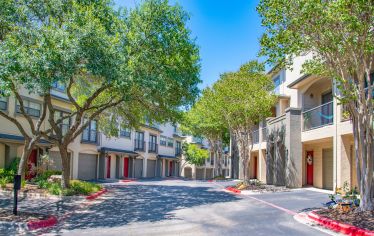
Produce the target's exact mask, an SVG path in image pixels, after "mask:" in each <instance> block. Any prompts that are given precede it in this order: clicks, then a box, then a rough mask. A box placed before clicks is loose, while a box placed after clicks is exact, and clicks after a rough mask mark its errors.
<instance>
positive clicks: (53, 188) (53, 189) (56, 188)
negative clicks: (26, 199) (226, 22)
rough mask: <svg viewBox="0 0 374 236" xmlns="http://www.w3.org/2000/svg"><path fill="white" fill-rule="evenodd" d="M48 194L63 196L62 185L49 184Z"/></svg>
mask: <svg viewBox="0 0 374 236" xmlns="http://www.w3.org/2000/svg"><path fill="white" fill-rule="evenodd" d="M48 192H49V193H50V194H53V195H61V192H62V190H61V185H60V184H58V183H51V184H48Z"/></svg>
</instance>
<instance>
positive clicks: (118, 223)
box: [45, 180, 327, 236]
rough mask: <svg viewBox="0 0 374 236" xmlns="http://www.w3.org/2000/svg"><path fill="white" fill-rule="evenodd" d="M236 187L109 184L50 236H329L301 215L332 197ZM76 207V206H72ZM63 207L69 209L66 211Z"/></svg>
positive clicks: (153, 182) (195, 183)
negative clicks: (245, 192)
mask: <svg viewBox="0 0 374 236" xmlns="http://www.w3.org/2000/svg"><path fill="white" fill-rule="evenodd" d="M228 184H233V183H227V182H226V183H223V182H218V183H209V182H198V181H184V180H162V181H160V180H143V181H138V182H131V183H106V184H105V185H106V187H107V188H108V189H109V193H107V194H105V195H103V196H102V197H101V198H100V200H98V201H96V202H95V203H94V204H92V205H90V206H87V207H83V208H81V209H79V210H74V211H72V210H71V209H72V208H69V210H67V211H66V210H65V214H66V212H70V213H69V216H68V217H66V219H65V220H64V222H63V223H61V224H59V225H58V227H55V228H54V229H53V230H49V231H48V232H45V233H47V234H48V235H100V236H101V235H152V236H156V235H194V236H196V235H235V236H236V235H266V236H269V235H277V236H278V235H313V236H317V235H325V233H323V232H321V231H318V230H317V229H315V228H312V227H309V226H307V225H304V224H301V223H298V222H297V221H295V220H294V218H293V216H294V214H296V213H299V212H303V211H308V210H310V209H313V208H315V207H320V206H321V203H322V202H325V201H326V200H327V194H324V193H318V192H312V191H308V190H304V189H301V190H293V191H291V192H281V193H266V194H258V195H251V196H245V195H236V194H232V193H228V192H226V191H224V190H223V189H224V186H225V185H228ZM69 207H71V204H70V205H69ZM62 208H63V209H64V207H62Z"/></svg>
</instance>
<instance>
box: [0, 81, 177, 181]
mask: <svg viewBox="0 0 374 236" xmlns="http://www.w3.org/2000/svg"><path fill="white" fill-rule="evenodd" d="M64 90H65V87H64V86H63V85H60V84H55V85H54V87H53V90H52V91H51V95H52V98H53V104H54V107H55V109H56V110H57V111H58V112H57V113H56V116H57V118H58V117H61V116H64V115H67V114H68V113H69V112H71V110H72V107H71V104H70V102H69V100H68V98H67V96H66V94H65V92H64ZM20 94H21V95H22V96H23V97H24V100H25V107H26V111H27V112H28V113H29V114H30V115H31V116H32V117H35V122H36V121H37V118H38V117H39V116H40V115H41V113H42V99H41V97H39V96H38V95H36V94H29V93H28V92H27V91H26V90H23V89H22V90H21V91H20ZM0 109H2V110H3V111H5V112H7V113H8V114H11V115H12V116H14V117H15V118H16V119H17V120H19V121H20V123H21V124H23V125H24V127H28V124H27V121H26V120H25V118H24V117H23V116H22V115H21V114H20V112H19V108H18V105H17V102H16V99H15V97H14V96H10V97H9V98H0ZM47 116H48V114H47ZM0 124H1V125H0V168H4V167H6V166H8V165H9V164H10V163H11V162H12V161H13V160H14V159H15V158H16V157H20V156H21V155H22V149H23V142H24V138H23V137H22V135H21V133H20V132H19V130H18V129H17V127H16V126H15V125H14V124H13V123H11V122H9V121H8V120H6V119H5V118H3V117H0ZM61 125H62V126H66V128H68V126H69V125H70V122H69V121H68V120H66V122H64V123H63V124H61ZM48 128H49V126H48V123H46V122H45V123H43V129H44V130H46V129H48ZM98 130H99V129H98V124H97V122H96V121H92V122H91V123H90V125H89V126H88V127H87V128H86V129H85V130H84V132H83V133H82V134H81V135H80V136H78V137H77V138H76V139H75V140H74V141H73V142H72V143H71V144H69V146H68V151H69V155H70V164H71V173H70V175H71V178H73V179H83V180H91V179H98V178H100V179H113V178H146V177H167V176H179V173H180V170H179V163H180V160H179V159H180V156H181V155H182V148H181V146H182V141H183V136H181V133H180V132H179V131H178V129H177V127H176V126H174V125H172V124H169V123H167V124H163V125H154V124H150V123H146V124H144V125H142V126H141V127H140V128H139V129H137V130H135V129H123V130H120V133H119V137H118V138H107V137H106V136H105V135H104V134H102V133H100V132H99V131H98ZM43 155H48V156H49V159H50V160H51V161H50V164H49V167H48V168H50V169H55V170H61V158H60V154H59V151H58V148H57V147H54V146H53V145H52V144H51V143H49V142H48V141H46V140H41V141H40V142H39V143H38V145H37V147H36V148H35V150H33V151H32V153H31V155H30V156H29V158H28V165H27V166H28V170H27V172H28V173H27V174H26V175H27V176H29V177H33V175H34V174H33V173H34V170H35V167H37V166H38V165H39V164H40V160H41V157H42V156H43Z"/></svg>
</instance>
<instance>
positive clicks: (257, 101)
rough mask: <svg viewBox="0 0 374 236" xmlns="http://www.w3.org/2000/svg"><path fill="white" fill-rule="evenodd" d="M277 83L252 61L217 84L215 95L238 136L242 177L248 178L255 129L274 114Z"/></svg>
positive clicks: (260, 64) (225, 119) (228, 122)
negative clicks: (275, 86)
mask: <svg viewBox="0 0 374 236" xmlns="http://www.w3.org/2000/svg"><path fill="white" fill-rule="evenodd" d="M273 87H274V86H273V82H272V80H271V79H270V78H269V77H268V76H267V75H266V74H265V67H264V65H263V64H262V63H259V62H258V61H255V60H254V61H249V62H248V63H246V64H244V65H242V66H241V67H240V69H239V70H238V71H236V72H228V73H224V74H222V75H221V78H220V80H218V81H217V82H216V83H215V84H214V85H213V91H214V93H213V96H214V98H213V99H214V100H215V102H216V103H217V104H219V106H218V109H219V114H221V116H222V120H223V121H224V122H225V124H226V125H227V127H228V128H229V130H230V133H231V135H232V136H233V137H232V138H233V139H235V141H236V144H237V147H238V153H239V164H240V166H241V168H240V170H239V176H240V178H242V179H244V180H247V179H248V176H247V170H248V167H249V163H250V157H251V151H252V149H253V131H254V129H255V128H256V125H258V124H259V123H260V122H261V121H263V119H265V118H266V117H268V116H270V115H271V107H272V106H273V105H274V103H275V101H276V99H275V96H274V95H273V92H272V91H273Z"/></svg>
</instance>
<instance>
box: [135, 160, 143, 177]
mask: <svg viewBox="0 0 374 236" xmlns="http://www.w3.org/2000/svg"><path fill="white" fill-rule="evenodd" d="M134 169H135V172H134V177H135V178H141V177H143V159H135V168H134Z"/></svg>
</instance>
